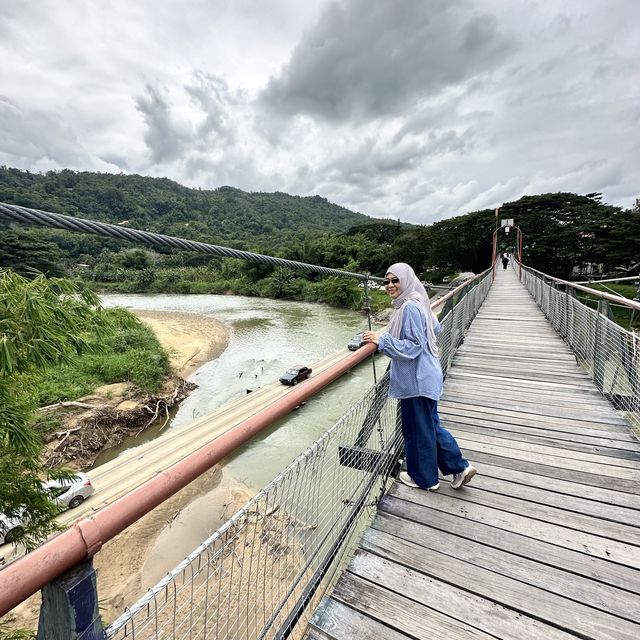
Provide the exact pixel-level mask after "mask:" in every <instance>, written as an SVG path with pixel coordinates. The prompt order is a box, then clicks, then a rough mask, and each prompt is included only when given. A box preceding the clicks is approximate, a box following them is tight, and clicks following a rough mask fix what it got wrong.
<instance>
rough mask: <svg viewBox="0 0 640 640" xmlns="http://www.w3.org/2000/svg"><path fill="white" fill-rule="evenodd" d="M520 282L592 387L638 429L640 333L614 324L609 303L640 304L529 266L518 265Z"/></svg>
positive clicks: (638, 430) (639, 420)
mask: <svg viewBox="0 0 640 640" xmlns="http://www.w3.org/2000/svg"><path fill="white" fill-rule="evenodd" d="M522 282H523V284H524V285H525V286H526V287H527V289H528V290H529V291H530V292H531V294H532V295H533V297H534V298H535V300H536V302H537V303H538V306H539V307H540V308H541V309H542V311H543V312H544V313H545V315H546V316H547V319H548V320H549V322H550V323H551V325H552V326H553V328H554V329H555V330H556V331H557V332H558V333H559V334H560V335H561V336H562V338H563V339H564V340H565V341H566V342H567V344H568V345H569V346H570V347H571V349H572V350H573V353H574V355H575V357H576V360H577V361H578V363H579V364H581V365H582V366H583V367H584V369H586V371H588V372H589V374H590V376H591V378H592V380H593V381H594V383H595V385H596V387H597V388H598V389H599V390H600V392H601V393H602V394H603V395H604V396H605V397H606V398H607V399H609V400H610V401H611V402H612V403H613V405H614V406H615V407H616V408H617V409H619V410H620V411H622V412H624V414H625V417H626V418H627V420H628V421H629V423H630V424H631V425H632V426H633V428H634V430H635V431H636V433H637V434H640V335H638V333H636V332H634V331H628V330H627V329H624V328H623V327H621V326H620V325H618V324H616V322H615V321H614V320H613V319H612V315H611V312H610V308H609V304H610V303H615V304H619V305H623V306H626V307H629V308H630V309H636V307H637V308H638V309H640V304H638V303H637V302H635V301H633V300H627V299H625V298H622V297H620V296H612V295H611V294H606V293H601V292H598V291H595V290H592V289H588V288H586V287H584V286H581V285H578V284H574V283H571V282H567V281H564V280H559V279H557V278H551V277H549V276H547V275H545V274H543V273H540V272H539V271H536V270H534V269H531V268H529V267H523V271H522ZM578 291H585V292H587V293H589V294H590V295H594V296H597V297H598V299H599V300H598V302H597V308H596V309H593V308H591V307H589V306H588V305H587V304H584V303H583V302H581V301H580V300H578V299H577V297H576V293H577V292H578Z"/></svg>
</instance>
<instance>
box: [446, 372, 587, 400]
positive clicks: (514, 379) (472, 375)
mask: <svg viewBox="0 0 640 640" xmlns="http://www.w3.org/2000/svg"><path fill="white" fill-rule="evenodd" d="M449 377H453V378H456V379H460V380H467V381H470V383H471V382H472V381H473V380H495V381H496V382H497V383H498V388H500V385H502V384H504V383H505V382H510V383H516V384H520V385H531V386H536V387H541V388H558V389H562V390H564V391H567V390H573V391H576V392H578V393H587V394H591V393H593V386H588V385H586V384H570V383H568V382H550V381H544V380H534V379H531V378H524V377H518V376H502V375H500V376H491V375H488V374H482V373H477V372H473V371H467V370H463V369H462V368H461V367H454V368H451V369H449V371H448V372H447V378H449Z"/></svg>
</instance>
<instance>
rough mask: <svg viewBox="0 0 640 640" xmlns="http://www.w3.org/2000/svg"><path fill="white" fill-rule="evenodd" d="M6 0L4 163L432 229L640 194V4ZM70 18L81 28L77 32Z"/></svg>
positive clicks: (0, 28)
mask: <svg viewBox="0 0 640 640" xmlns="http://www.w3.org/2000/svg"><path fill="white" fill-rule="evenodd" d="M78 16H79V14H78V11H77V3H76V2H75V0H58V1H57V2H56V3H42V2H37V1H36V0H23V1H21V2H13V3H9V2H2V0H0V57H1V59H2V60H3V64H2V65H0V163H1V164H7V165H9V166H15V167H19V168H22V169H28V170H30V171H45V170H48V169H59V168H63V167H69V168H72V169H82V170H98V171H127V172H129V171H130V172H136V173H142V174H147V175H154V176H168V177H170V178H172V179H174V180H176V181H178V182H180V183H182V184H185V185H187V186H191V187H202V188H215V187H218V186H220V185H222V184H229V185H232V186H236V187H239V188H241V189H245V190H249V191H257V190H261V191H275V190H279V191H286V192H288V193H292V194H297V195H312V194H315V193H318V194H320V195H322V196H324V197H326V198H328V199H329V200H331V201H333V202H336V203H338V204H341V205H343V206H347V207H349V208H351V209H354V210H357V211H361V212H363V213H367V214H369V215H374V216H389V217H393V218H397V217H400V218H401V219H403V220H407V221H412V222H418V223H429V222H431V221H433V220H437V219H441V218H444V217H447V216H451V215H456V214H460V213H464V212H466V211H469V210H474V209H479V208H484V207H494V206H496V205H499V204H501V203H502V202H504V201H508V200H513V199H517V198H519V197H520V196H522V195H523V194H533V193H540V192H545V191H558V190H568V191H577V192H583V193H587V192H590V191H602V192H603V195H604V199H605V201H608V202H611V203H613V204H620V205H622V206H630V205H631V204H632V203H633V201H634V199H635V198H636V197H638V195H639V191H638V189H639V187H638V185H639V184H640V165H639V164H638V161H637V158H638V157H640V126H639V124H640V108H639V107H638V105H639V104H640V59H639V58H638V55H637V52H638V44H637V43H638V42H639V41H640V3H638V2H637V0H616V2H615V3H605V2H604V1H603V0H567V2H564V3H561V4H558V3H551V2H539V0H518V2H513V0H394V1H391V0H375V1H374V2H371V1H370V0H369V1H365V0H339V1H336V2H332V1H330V0H306V1H305V3H299V2H296V0H270V2H269V3H264V2H260V1H259V0H243V1H242V2H237V3H230V2H228V1H227V0H206V1H205V0H186V1H185V3H183V4H180V3H166V2H165V3H157V2H155V1H152V0H138V1H137V2H135V3H131V2H126V1H125V0H113V1H112V2H109V3H89V4H88V5H87V8H86V11H84V12H82V14H81V17H80V18H79V17H78ZM78 20H80V22H81V24H80V25H77V22H78Z"/></svg>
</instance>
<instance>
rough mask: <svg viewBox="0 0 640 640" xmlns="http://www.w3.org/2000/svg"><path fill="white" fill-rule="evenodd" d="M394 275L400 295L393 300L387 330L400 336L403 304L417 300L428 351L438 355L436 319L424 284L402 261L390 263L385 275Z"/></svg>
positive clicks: (397, 336)
mask: <svg viewBox="0 0 640 640" xmlns="http://www.w3.org/2000/svg"><path fill="white" fill-rule="evenodd" d="M390 275H394V276H396V277H397V278H398V280H400V282H399V283H398V287H399V289H400V295H399V296H398V297H397V298H395V299H394V300H393V313H392V314H391V319H390V320H389V326H388V331H389V333H390V334H391V335H392V336H393V337H394V338H399V337H400V331H401V329H402V313H403V308H404V306H405V305H406V304H407V303H408V302H409V301H410V300H412V301H413V302H417V303H418V304H419V305H420V306H421V307H422V309H423V310H424V315H425V318H426V327H427V341H428V343H429V351H431V353H432V354H433V355H434V356H436V358H437V357H438V345H437V344H436V334H435V331H434V326H435V323H436V322H437V321H438V319H437V318H436V316H435V314H434V313H433V311H431V303H430V302H429V296H428V295H427V291H426V289H425V288H424V285H423V284H422V282H420V280H418V277H417V276H416V274H415V272H414V270H413V269H412V268H411V267H410V266H409V265H408V264H406V263H404V262H397V263H396V264H392V265H391V266H390V267H389V268H388V269H387V274H386V277H387V278H388V277H389V276H390Z"/></svg>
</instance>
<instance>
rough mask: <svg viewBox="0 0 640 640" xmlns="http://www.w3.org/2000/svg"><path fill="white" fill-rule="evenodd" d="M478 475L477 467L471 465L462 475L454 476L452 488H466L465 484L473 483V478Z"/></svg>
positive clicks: (455, 474) (456, 474)
mask: <svg viewBox="0 0 640 640" xmlns="http://www.w3.org/2000/svg"><path fill="white" fill-rule="evenodd" d="M476 473H478V472H477V471H476V469H475V467H472V466H471V465H469V466H468V467H467V468H466V469H464V470H463V471H461V472H460V473H454V474H453V480H451V488H452V489H459V488H460V487H464V485H465V484H468V483H469V482H471V478H473V476H475V475H476Z"/></svg>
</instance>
